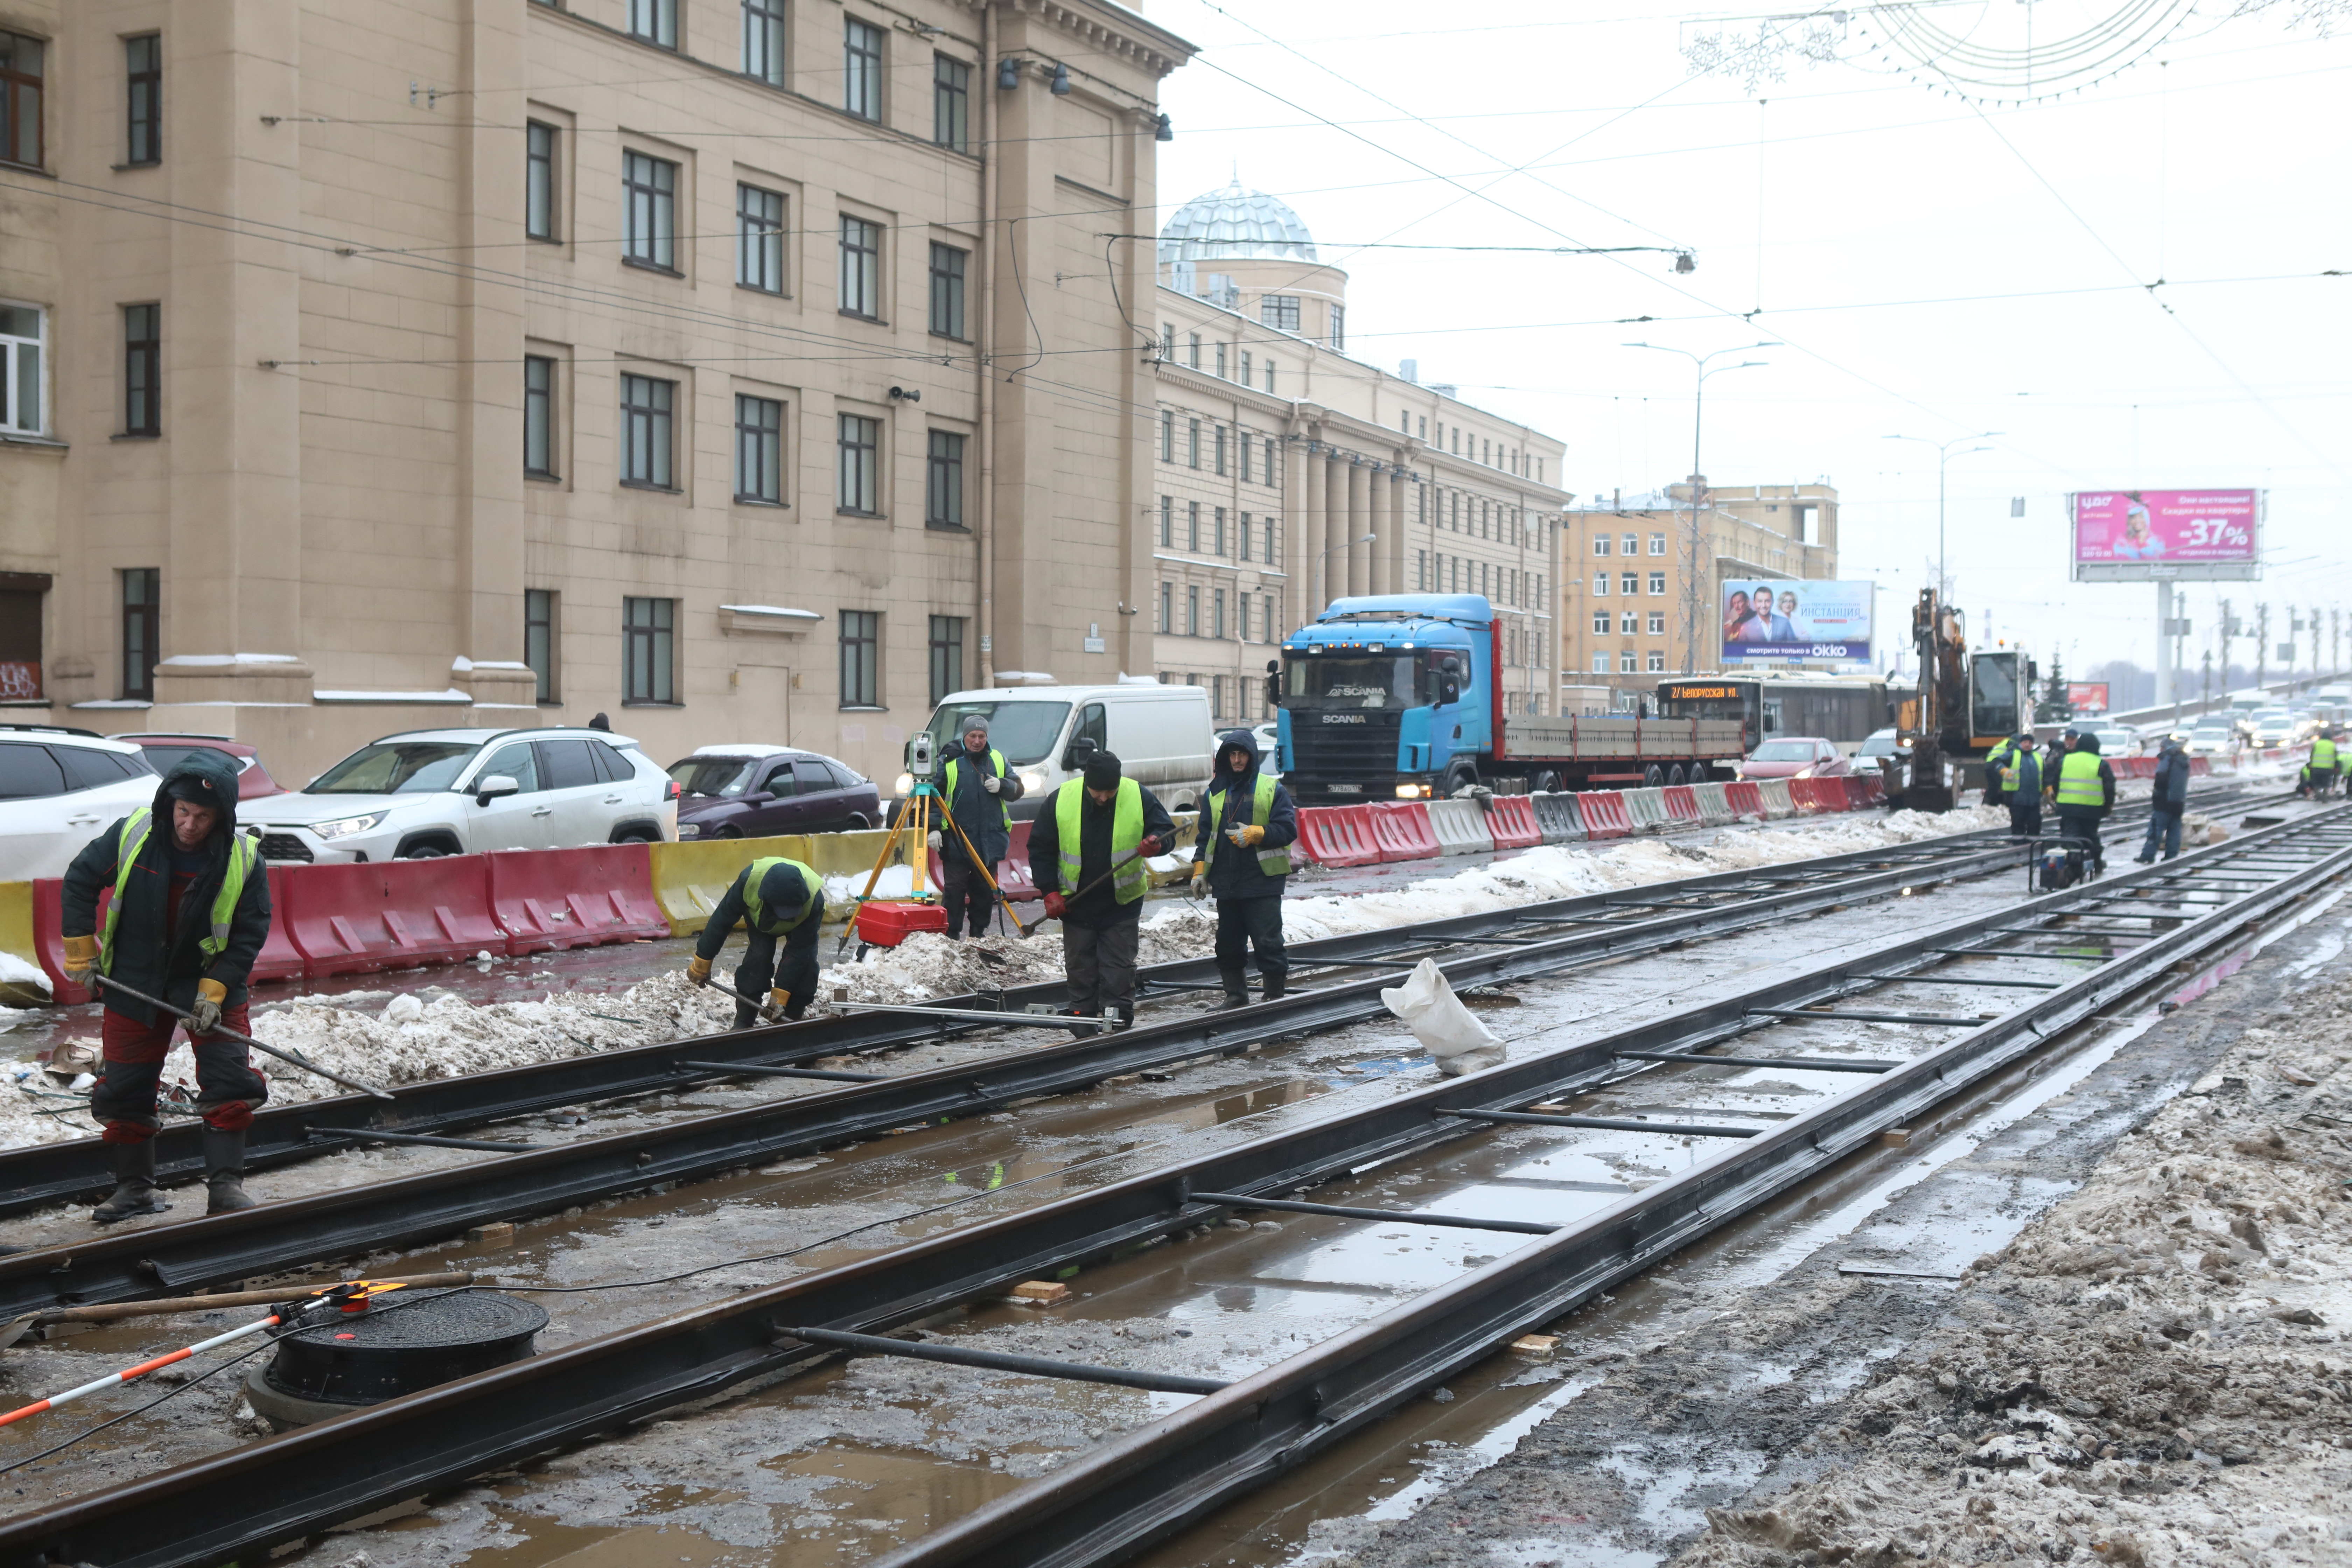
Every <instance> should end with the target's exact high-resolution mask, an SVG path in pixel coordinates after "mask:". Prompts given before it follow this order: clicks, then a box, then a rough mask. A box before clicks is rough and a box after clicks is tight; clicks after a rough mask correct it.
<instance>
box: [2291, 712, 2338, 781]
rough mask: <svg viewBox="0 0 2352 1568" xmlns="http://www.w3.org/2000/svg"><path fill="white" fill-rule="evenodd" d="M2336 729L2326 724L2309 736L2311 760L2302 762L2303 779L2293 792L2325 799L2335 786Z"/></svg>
mask: <svg viewBox="0 0 2352 1568" xmlns="http://www.w3.org/2000/svg"><path fill="white" fill-rule="evenodd" d="M2336 762H2337V758H2336V731H2333V730H2331V729H2329V728H2327V727H2326V725H2322V726H2320V730H2319V733H2317V734H2315V735H2314V736H2313V737H2312V738H2311V760H2310V761H2309V762H2307V763H2304V764H2303V780H2302V783H2301V784H2298V785H2297V786H2296V788H2295V792H2294V793H2295V794H2297V795H2309V796H2311V797H2312V798H2314V799H2315V800H2325V799H2326V798H2327V795H2328V794H2329V792H2330V791H2332V790H2334V789H2335V787H2336Z"/></svg>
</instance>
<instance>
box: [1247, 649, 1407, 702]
mask: <svg viewBox="0 0 2352 1568" xmlns="http://www.w3.org/2000/svg"><path fill="white" fill-rule="evenodd" d="M1427 684H1428V685H1429V686H1430V687H1432V688H1434V687H1435V685H1436V678H1435V677H1434V675H1432V676H1430V677H1429V679H1428V681H1427ZM1422 686H1423V677H1422V670H1421V661H1420V660H1419V659H1418V658H1414V657H1413V656H1412V654H1409V653H1406V654H1393V655H1381V656H1376V657H1372V658H1293V659H1292V660H1291V661H1290V663H1289V666H1288V668H1287V669H1286V671H1285V673H1284V677H1283V706H1285V707H1286V708H1296V709H1304V710H1310V711H1311V710H1318V709H1331V708H1377V709H1381V710H1387V711H1389V712H1395V711H1398V710H1402V709H1406V708H1412V707H1415V706H1417V705H1419V704H1421V703H1423V702H1427V701H1429V700H1431V699H1430V698H1429V697H1428V696H1427V695H1425V694H1423V691H1422V689H1421V688H1422Z"/></svg>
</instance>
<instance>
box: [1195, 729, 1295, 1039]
mask: <svg viewBox="0 0 2352 1568" xmlns="http://www.w3.org/2000/svg"><path fill="white" fill-rule="evenodd" d="M1211 774H1212V776H1211V778H1210V782H1209V793H1208V795H1207V797H1206V798H1205V799H1204V800H1202V803H1201V819H1200V823H1199V826H1198V827H1197V828H1196V829H1195V832H1196V835H1197V837H1195V838H1194V840H1193V847H1192V890H1193V892H1194V893H1195V894H1196V895H1197V894H1200V893H1202V892H1206V893H1209V894H1211V895H1213V896H1214V897H1215V899H1216V900H1217V974H1218V977H1219V978H1220V979H1222V980H1223V982H1224V983H1225V1005H1226V1006H1228V1007H1246V1006H1248V1005H1249V977H1248V971H1247V970H1246V968H1245V967H1244V964H1245V963H1246V962H1247V959H1248V956H1249V954H1250V952H1252V951H1255V952H1256V954H1257V973H1258V979H1259V981H1260V983H1261V984H1263V985H1264V986H1265V999H1266V1000H1267V1001H1269V1002H1271V1001H1273V1000H1274V999H1275V998H1276V997H1277V996H1279V995H1281V994H1282V991H1283V986H1284V984H1286V982H1287V981H1288V980H1289V978H1290V963H1289V960H1288V959H1286V957H1285V956H1284V955H1283V949H1282V889H1283V888H1284V886H1285V885H1286V882H1287V880H1288V879H1289V877H1290V846H1291V845H1292V844H1294V843H1296V842H1297V838H1298V811H1297V807H1296V806H1294V805H1291V802H1290V792H1289V791H1288V790H1286V789H1285V788H1283V787H1282V785H1281V784H1280V783H1279V782H1278V781H1277V780H1276V778H1275V777H1274V775H1273V774H1271V773H1267V772H1265V770H1264V768H1262V767H1261V766H1260V765H1259V760H1258V752H1257V737H1256V736H1255V735H1253V734H1251V733H1250V732H1249V731H1247V730H1228V731H1225V732H1224V733H1223V735H1220V736H1219V737H1217V759H1216V763H1215V764H1214V766H1213V769H1212V770H1211Z"/></svg>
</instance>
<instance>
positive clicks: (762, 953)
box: [686, 855, 824, 1029]
mask: <svg viewBox="0 0 2352 1568" xmlns="http://www.w3.org/2000/svg"><path fill="white" fill-rule="evenodd" d="M737 921H741V922H742V924H743V933H744V941H743V962H742V963H740V964H738V965H736V966H735V1026H736V1027H737V1028H739V1029H748V1028H750V1027H751V1026H752V1024H753V1023H754V1022H756V1021H757V1020H758V1019H759V1018H760V1017H761V1016H763V1015H764V1016H766V1017H767V1019H768V1021H769V1022H770V1023H774V1022H776V1021H777V1020H778V1019H786V1020H792V1021H795V1022H796V1021H798V1020H799V1019H800V1017H801V1016H803V1014H805V1013H807V1011H808V1005H809V1003H810V1002H811V1001H812V1000H814V998H815V996H816V943H817V938H818V936H819V935H820V934H822V933H823V931H824V878H823V877H820V876H818V875H817V874H816V873H815V872H814V870H811V869H810V868H808V867H807V866H804V865H803V864H802V863H801V862H800V861H798V860H787V859H786V858H783V857H782V856H781V855H770V856H765V857H762V858H760V859H757V860H754V861H752V862H751V864H750V865H749V866H746V867H744V868H743V869H742V870H741V871H740V872H738V873H736V877H735V880H734V881H733V882H732V883H730V885H729V886H728V889H727V891H726V892H725V893H724V894H722V895H721V896H720V898H719V907H718V908H716V909H714V910H711V911H710V921H709V924H707V925H705V926H704V927H703V928H702V935H701V936H700V937H699V938H698V939H697V941H696V942H695V944H694V957H693V959H692V961H691V962H689V963H688V964H687V966H686V977H687V978H688V980H691V981H693V982H694V983H695V984H697V985H703V984H709V980H710V961H711V960H712V959H714V958H717V957H718V956H719V949H720V948H722V947H725V946H726V945H727V933H728V932H730V931H733V930H734V929H735V925H736V922H737ZM779 940H781V941H782V942H783V944H784V951H783V952H782V954H781V955H779V954H778V953H777V952H776V943H777V942H778V941H779ZM762 991H765V992H767V994H768V1000H767V1002H766V1003H765V1005H753V1004H752V1003H751V1001H750V1000H748V998H751V997H754V996H757V995H759V994H760V993H761V992H762Z"/></svg>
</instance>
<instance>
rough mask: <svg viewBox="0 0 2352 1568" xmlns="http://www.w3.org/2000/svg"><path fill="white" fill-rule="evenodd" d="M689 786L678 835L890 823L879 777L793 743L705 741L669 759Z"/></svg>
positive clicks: (762, 833)
mask: <svg viewBox="0 0 2352 1568" xmlns="http://www.w3.org/2000/svg"><path fill="white" fill-rule="evenodd" d="M669 776H670V777H671V778H673V779H675V780H677V786H678V789H679V790H680V791H681V792H682V793H681V794H680V795H679V798H678V803H677V836H678V837H679V839H680V840H681V841H684V842H692V841H693V840H695V839H698V838H762V837H769V836H771V835H773V834H778V833H839V832H846V831H850V830H853V829H856V828H861V827H879V826H883V821H882V805H881V796H880V793H879V792H878V791H877V790H876V789H875V787H874V781H873V780H872V779H869V778H867V777H866V776H865V775H864V774H862V773H859V772H858V771H857V770H856V769H855V768H853V767H851V766H850V765H849V764H848V763H845V762H841V761H839V760H837V759H835V758H833V757H825V756H819V755H818V754H817V753H816V752H796V751H793V749H792V748H791V747H789V746H704V747H702V748H700V749H699V750H698V751H697V752H695V753H694V755H692V756H690V757H688V758H686V759H685V760H684V761H682V762H677V763H671V764H670V770H669Z"/></svg>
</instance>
